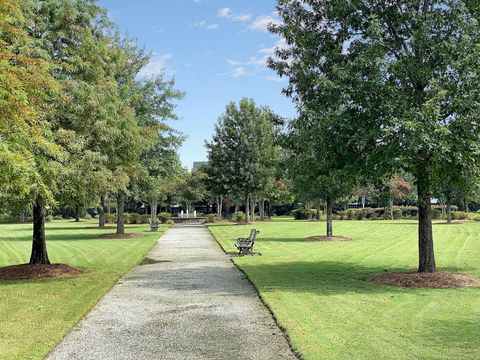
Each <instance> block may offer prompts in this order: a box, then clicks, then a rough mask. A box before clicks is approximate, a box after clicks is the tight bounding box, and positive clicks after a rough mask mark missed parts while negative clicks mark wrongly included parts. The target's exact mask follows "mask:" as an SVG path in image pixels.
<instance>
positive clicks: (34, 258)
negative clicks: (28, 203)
mask: <svg viewBox="0 0 480 360" xmlns="http://www.w3.org/2000/svg"><path fill="white" fill-rule="evenodd" d="M34 264H50V260H49V258H48V253H47V242H46V239H45V204H44V202H43V199H42V198H41V197H40V196H37V199H36V200H35V204H34V205H33V241H32V253H31V255H30V265H34Z"/></svg>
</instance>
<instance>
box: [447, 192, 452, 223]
mask: <svg viewBox="0 0 480 360" xmlns="http://www.w3.org/2000/svg"><path fill="white" fill-rule="evenodd" d="M451 223H452V202H451V200H450V198H449V197H447V224H451Z"/></svg>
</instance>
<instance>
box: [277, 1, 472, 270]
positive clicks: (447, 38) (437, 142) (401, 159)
mask: <svg viewBox="0 0 480 360" xmlns="http://www.w3.org/2000/svg"><path fill="white" fill-rule="evenodd" d="M479 10H480V4H479V3H478V2H475V1H461V0H444V1H436V0H418V1H408V2H397V1H376V0H365V1H354V2H352V1H350V0H341V1H333V0H332V1H329V0H326V1H316V0H305V1H303V0H302V1H300V0H280V1H279V5H278V11H279V13H280V15H281V17H282V18H283V23H282V24H280V25H278V26H273V27H272V30H273V32H274V33H277V34H280V35H282V36H283V37H284V38H285V40H286V43H287V44H288V46H287V47H286V48H285V49H281V50H279V51H278V52H277V55H278V59H277V60H272V61H271V62H270V65H271V66H272V67H273V68H274V69H276V70H277V72H278V73H279V74H280V75H284V76H287V77H288V78H289V80H290V83H289V86H288V87H287V89H286V93H287V94H288V95H291V96H292V97H293V98H294V99H295V100H296V101H297V103H298V104H299V107H301V108H304V107H307V108H314V107H313V105H314V104H315V103H322V102H327V103H328V104H329V105H330V106H332V105H333V103H334V101H336V102H337V104H338V106H336V109H337V111H338V112H342V113H344V114H350V116H339V117H337V119H336V121H335V124H336V126H337V127H338V128H339V132H340V133H341V134H347V133H349V135H350V136H351V138H350V140H349V142H350V143H351V144H352V145H353V146H354V147H355V148H356V149H357V150H358V152H359V153H362V154H363V156H364V159H365V160H366V162H367V163H368V165H369V166H365V164H361V165H360V164H359V165H360V167H363V168H364V169H368V171H369V172H370V173H371V174H373V173H375V174H377V176H383V175H384V174H385V173H394V171H395V170H398V169H403V170H405V171H406V172H408V173H411V174H412V175H413V176H414V179H415V185H416V187H417V193H418V207H419V238H418V240H419V241H418V245H419V246H418V247H419V266H418V270H419V271H420V272H433V271H435V270H436V263H435V256H434V246H433V236H432V211H431V194H432V191H433V189H434V187H435V184H434V183H433V181H434V180H435V179H436V178H437V176H436V174H435V171H436V168H437V164H445V161H446V158H447V157H448V158H452V156H451V155H452V154H454V156H453V158H454V159H455V162H458V163H461V164H469V166H472V168H474V171H475V173H478V155H479V153H480V148H479V147H480V142H479V141H478V136H479V125H478V115H477V114H478V110H479V105H480V101H479V100H480V99H479V95H480V92H479V91H478V84H479V71H480V67H479V65H480V64H479V62H480V56H479V55H480V46H479V44H480V31H479V30H480V28H479V21H478V20H479V16H480V11H479ZM332 97H333V98H334V99H333V100H334V101H333V100H332ZM310 104H312V106H310ZM477 178H478V176H477Z"/></svg>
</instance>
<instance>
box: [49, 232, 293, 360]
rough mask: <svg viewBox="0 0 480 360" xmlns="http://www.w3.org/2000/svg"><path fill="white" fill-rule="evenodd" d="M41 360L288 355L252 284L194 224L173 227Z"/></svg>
mask: <svg viewBox="0 0 480 360" xmlns="http://www.w3.org/2000/svg"><path fill="white" fill-rule="evenodd" d="M148 257H150V258H152V259H155V260H159V261H162V262H161V263H157V264H153V265H144V266H138V267H136V268H134V269H133V270H132V271H130V272H129V273H128V274H127V275H126V276H125V277H124V278H122V279H121V280H120V282H119V283H118V284H117V285H116V286H115V287H114V288H113V289H112V290H111V291H110V292H109V293H108V294H107V295H105V297H104V298H103V299H102V300H101V301H100V302H99V303H98V305H97V306H95V308H94V309H93V310H92V311H91V312H90V314H89V315H88V316H87V317H86V318H85V319H84V320H82V321H81V322H80V323H79V324H78V325H77V326H76V327H75V328H74V329H73V331H72V332H71V333H70V334H69V335H67V337H66V338H65V339H64V340H63V342H62V343H61V344H60V346H59V347H58V348H57V349H56V350H54V351H53V352H52V354H50V356H49V357H48V359H51V360H53V359H69V360H73V359H92V360H93V359H95V360H97V359H102V360H108V359H112V360H113V359H115V360H123V359H132V360H133V359H135V360H147V359H155V360H158V359H162V360H163V359H165V360H169V359H185V360H187V359H192V360H194V359H195V360H199V359H209V360H213V359H228V360H243V359H272V360H273V359H275V360H278V359H295V357H294V356H293V354H292V352H291V351H290V349H289V347H288V345H287V342H286V340H285V338H284V336H283V334H282V332H281V331H280V329H279V328H278V327H277V326H276V325H275V323H274V321H273V319H272V316H271V315H270V313H269V312H268V311H267V309H266V308H265V307H264V306H263V305H262V304H261V302H260V300H259V299H258V296H257V294H256V292H255V289H254V288H253V287H252V285H251V284H250V283H249V282H248V281H247V280H246V279H245V277H244V275H243V274H242V273H241V272H240V271H239V270H238V269H236V268H235V266H234V265H233V264H232V263H231V261H230V259H229V257H228V256H227V255H225V254H224V253H223V251H222V250H221V249H220V247H219V246H218V244H217V243H216V242H215V240H214V239H213V238H212V236H211V235H210V233H209V232H208V230H207V229H206V228H205V227H204V226H202V225H175V226H174V227H172V228H171V229H170V230H168V231H167V232H166V233H165V234H164V235H163V236H162V237H161V239H160V240H159V242H158V244H157V245H156V246H155V247H154V249H153V250H152V251H151V253H150V254H149V255H148Z"/></svg>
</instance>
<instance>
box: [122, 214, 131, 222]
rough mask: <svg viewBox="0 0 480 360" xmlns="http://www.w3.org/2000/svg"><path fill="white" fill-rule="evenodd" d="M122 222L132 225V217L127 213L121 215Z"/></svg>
mask: <svg viewBox="0 0 480 360" xmlns="http://www.w3.org/2000/svg"><path fill="white" fill-rule="evenodd" d="M123 222H124V223H125V224H131V223H132V215H131V214H129V213H124V214H123Z"/></svg>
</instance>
